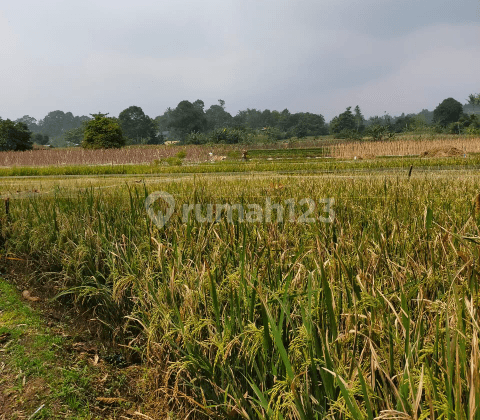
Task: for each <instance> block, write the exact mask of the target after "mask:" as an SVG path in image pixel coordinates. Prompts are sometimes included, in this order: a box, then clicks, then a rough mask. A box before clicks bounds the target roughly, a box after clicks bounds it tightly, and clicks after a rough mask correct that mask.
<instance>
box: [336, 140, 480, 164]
mask: <svg viewBox="0 0 480 420" xmlns="http://www.w3.org/2000/svg"><path fill="white" fill-rule="evenodd" d="M452 148H455V149H458V150H459V151H460V153H461V154H463V153H467V154H468V153H480V139H479V138H478V137H458V136H442V137H435V138H431V137H415V136H402V137H399V138H398V139H395V140H393V141H376V142H373V141H372V142H366V141H362V142H350V143H342V144H337V145H335V146H332V147H330V154H331V156H333V157H336V158H347V159H348V158H353V157H354V156H357V157H364V158H368V157H373V156H409V155H425V154H426V155H431V151H434V150H436V151H440V152H442V151H444V152H445V151H446V152H448V150H452ZM445 154H446V155H448V156H456V155H458V152H457V151H455V153H444V155H445ZM434 155H435V156H438V154H434Z"/></svg>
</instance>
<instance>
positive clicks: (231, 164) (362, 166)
mask: <svg viewBox="0 0 480 420" xmlns="http://www.w3.org/2000/svg"><path fill="white" fill-rule="evenodd" d="M274 152H275V153H277V152H279V153H281V152H280V151H278V150H277V151H274ZM262 153H264V152H263V151H262ZM265 153H267V152H265ZM411 165H413V166H414V167H415V168H429V169H449V168H455V167H457V168H467V169H478V168H479V167H480V155H473V156H468V157H466V158H464V157H447V158H420V157H393V156H391V157H384V158H376V159H371V160H338V159H329V158H319V159H309V160H307V161H305V156H303V157H301V158H298V159H293V160H290V159H285V160H282V159H280V160H277V159H275V160H271V161H266V160H265V159H263V158H262V159H260V158H258V159H257V158H255V159H251V160H250V161H248V162H238V161H228V160H227V161H222V162H215V163H201V164H182V163H181V161H180V159H178V158H173V159H172V161H171V162H170V163H168V162H167V165H162V164H161V162H159V164H154V165H117V166H112V165H96V166H90V165H75V166H52V167H18V168H16V167H13V168H0V176H3V177H23V176H75V175H88V176H104V175H161V174H196V173H199V174H200V173H250V172H279V173H281V172H285V173H288V172H290V173H293V172H311V173H315V172H340V171H362V170H396V169H405V168H409V167H410V166H411Z"/></svg>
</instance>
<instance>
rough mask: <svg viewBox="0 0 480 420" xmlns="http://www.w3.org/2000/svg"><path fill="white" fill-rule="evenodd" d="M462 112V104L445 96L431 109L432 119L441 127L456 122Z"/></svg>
mask: <svg viewBox="0 0 480 420" xmlns="http://www.w3.org/2000/svg"><path fill="white" fill-rule="evenodd" d="M462 114H463V106H462V104H461V103H460V102H458V101H456V100H455V99H453V98H447V99H445V100H443V101H442V103H440V104H439V105H438V106H437V107H436V108H435V110H434V111H433V121H434V122H436V123H437V124H439V125H440V126H442V127H446V126H447V125H449V124H451V123H454V122H457V121H458V120H459V119H460V117H461V116H462Z"/></svg>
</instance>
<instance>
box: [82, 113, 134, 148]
mask: <svg viewBox="0 0 480 420" xmlns="http://www.w3.org/2000/svg"><path fill="white" fill-rule="evenodd" d="M107 115H108V114H100V113H98V114H92V117H93V120H90V121H88V123H86V125H85V132H84V135H83V142H82V147H84V148H86V149H110V148H118V147H122V146H124V145H125V138H124V137H123V133H122V129H121V128H120V125H119V124H118V121H117V119H116V118H111V117H107Z"/></svg>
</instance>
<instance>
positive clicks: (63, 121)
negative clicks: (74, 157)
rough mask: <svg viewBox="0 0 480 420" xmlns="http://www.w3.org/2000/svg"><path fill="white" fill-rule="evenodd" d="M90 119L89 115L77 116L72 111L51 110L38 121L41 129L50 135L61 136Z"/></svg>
mask: <svg viewBox="0 0 480 420" xmlns="http://www.w3.org/2000/svg"><path fill="white" fill-rule="evenodd" d="M88 120H90V118H89V117H87V116H81V117H76V116H74V115H73V114H72V113H71V112H63V111H60V110H57V111H52V112H49V113H48V114H47V115H46V116H45V118H43V120H40V121H39V122H38V127H39V131H40V132H41V133H43V134H48V135H49V136H50V137H56V136H61V135H62V134H63V133H65V132H66V131H68V130H71V129H72V128H77V127H80V126H81V125H82V123H83V122H86V121H88Z"/></svg>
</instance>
